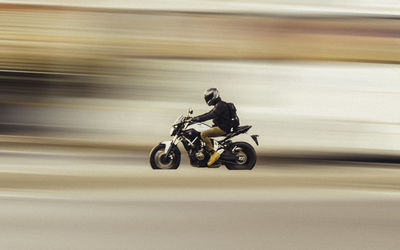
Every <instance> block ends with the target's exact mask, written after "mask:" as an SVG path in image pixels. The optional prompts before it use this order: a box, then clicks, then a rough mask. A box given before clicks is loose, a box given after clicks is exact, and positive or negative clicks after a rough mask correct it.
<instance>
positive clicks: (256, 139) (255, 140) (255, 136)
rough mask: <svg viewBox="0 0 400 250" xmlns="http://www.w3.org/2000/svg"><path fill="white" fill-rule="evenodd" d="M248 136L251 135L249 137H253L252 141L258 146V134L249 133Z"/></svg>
mask: <svg viewBox="0 0 400 250" xmlns="http://www.w3.org/2000/svg"><path fill="white" fill-rule="evenodd" d="M250 137H251V139H253V141H254V142H255V143H256V144H257V146H258V138H257V137H259V135H250Z"/></svg>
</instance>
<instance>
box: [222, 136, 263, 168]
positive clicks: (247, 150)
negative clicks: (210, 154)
mask: <svg viewBox="0 0 400 250" xmlns="http://www.w3.org/2000/svg"><path fill="white" fill-rule="evenodd" d="M235 148H236V152H232V151H233V150H234V149H235ZM229 150H230V151H231V152H232V153H233V154H235V155H242V156H243V157H242V159H243V160H242V161H239V160H238V161H236V164H234V163H225V166H226V168H227V169H229V170H251V169H253V168H254V166H255V165H256V161H257V155H256V151H255V150H254V148H253V146H251V145H250V144H248V143H247V142H235V143H232V145H231V146H230V147H229Z"/></svg>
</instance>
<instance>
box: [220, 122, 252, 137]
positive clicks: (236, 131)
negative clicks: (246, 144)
mask: <svg viewBox="0 0 400 250" xmlns="http://www.w3.org/2000/svg"><path fill="white" fill-rule="evenodd" d="M250 128H251V125H244V126H239V127H237V128H236V129H233V131H232V132H230V133H228V134H226V135H225V139H228V138H231V137H233V136H235V135H238V134H243V133H246V132H247V131H248V130H249V129H250Z"/></svg>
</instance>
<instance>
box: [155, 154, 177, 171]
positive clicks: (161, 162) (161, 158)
mask: <svg viewBox="0 0 400 250" xmlns="http://www.w3.org/2000/svg"><path fill="white" fill-rule="evenodd" d="M171 156H172V158H169V161H168V162H167V161H166V159H165V153H164V150H158V151H157V152H156V154H155V155H154V161H155V163H156V165H157V166H158V167H159V168H163V169H168V168H171V167H172V164H173V163H174V162H173V155H171Z"/></svg>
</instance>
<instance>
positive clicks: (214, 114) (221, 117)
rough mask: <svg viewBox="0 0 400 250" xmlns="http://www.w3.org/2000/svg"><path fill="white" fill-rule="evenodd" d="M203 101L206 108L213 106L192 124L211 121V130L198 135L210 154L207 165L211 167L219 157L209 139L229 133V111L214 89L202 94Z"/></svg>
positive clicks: (230, 126) (194, 119)
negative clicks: (206, 105) (212, 123)
mask: <svg viewBox="0 0 400 250" xmlns="http://www.w3.org/2000/svg"><path fill="white" fill-rule="evenodd" d="M204 100H205V101H206V103H207V104H208V106H214V107H213V109H211V110H210V111H209V112H207V113H205V114H202V115H199V116H196V117H193V119H192V121H193V122H203V121H207V120H211V119H213V122H214V125H213V127H212V128H210V129H207V130H205V131H202V132H201V133H200V137H201V139H202V140H203V141H204V143H205V144H206V147H207V150H208V152H209V154H210V160H209V161H208V163H207V165H208V166H211V165H212V164H213V163H214V162H215V161H217V160H218V159H219V157H220V155H219V153H218V152H215V151H214V147H213V145H212V143H211V140H210V137H217V136H222V135H225V134H226V133H229V132H230V131H231V129H232V125H231V122H230V111H229V107H228V105H227V103H226V102H224V101H222V100H221V97H220V96H219V92H218V90H217V89H216V88H210V89H207V90H206V91H205V93H204Z"/></svg>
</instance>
